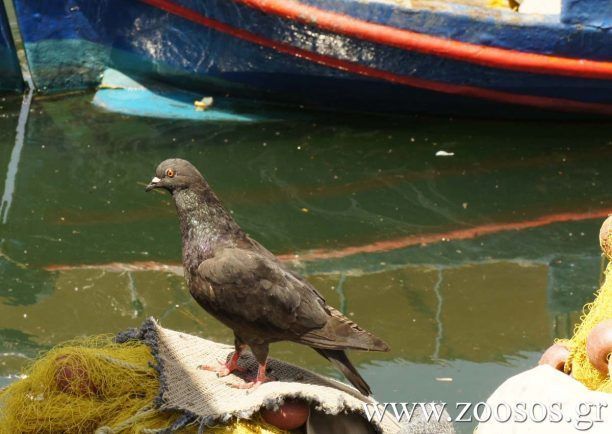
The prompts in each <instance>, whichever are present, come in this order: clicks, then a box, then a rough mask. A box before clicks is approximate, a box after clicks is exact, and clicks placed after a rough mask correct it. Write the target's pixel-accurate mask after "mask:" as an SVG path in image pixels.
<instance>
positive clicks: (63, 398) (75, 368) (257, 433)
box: [0, 336, 286, 434]
mask: <svg viewBox="0 0 612 434" xmlns="http://www.w3.org/2000/svg"><path fill="white" fill-rule="evenodd" d="M154 362H155V361H154V359H153V356H152V354H151V351H150V348H149V347H148V346H147V345H146V344H145V343H142V342H137V341H128V342H126V343H122V344H118V343H115V342H114V341H113V338H112V337H111V336H96V337H90V338H86V339H80V340H78V341H72V342H69V343H66V344H63V345H61V346H58V347H56V348H53V349H52V350H50V351H49V352H47V353H45V354H44V355H43V356H41V357H40V358H39V359H38V360H36V361H35V362H33V363H32V364H31V365H30V366H29V367H27V368H26V370H25V371H24V374H25V375H26V378H24V379H22V380H19V381H17V382H15V383H13V384H11V385H9V386H8V387H7V388H6V389H4V390H3V391H2V392H0V434H9V433H11V434H13V433H24V434H25V433H51V432H57V433H60V432H61V433H67V434H71V433H94V432H95V433H96V434H110V433H143V434H144V433H154V432H157V431H158V430H162V429H165V428H168V427H170V426H172V425H173V424H175V423H177V422H178V421H179V419H181V418H182V417H183V416H184V414H183V413H180V412H178V411H160V410H157V409H156V408H155V405H154V400H155V398H156V397H157V395H158V393H159V379H158V373H157V371H156V370H155V369H154V368H153V365H154ZM177 432H180V433H197V432H198V427H197V426H194V425H188V426H186V427H183V428H181V429H179V430H178V431H177ZM206 432H211V433H214V434H221V433H227V434H230V433H231V434H281V433H285V432H286V431H282V430H279V429H277V428H275V427H272V426H270V425H267V424H265V423H264V422H263V421H262V420H261V419H256V420H233V421H231V422H229V423H227V424H223V425H218V426H215V427H207V428H206Z"/></svg>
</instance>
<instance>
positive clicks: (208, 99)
mask: <svg viewBox="0 0 612 434" xmlns="http://www.w3.org/2000/svg"><path fill="white" fill-rule="evenodd" d="M213 102H214V99H213V97H212V96H205V97H204V98H202V99H201V100H199V101H194V102H193V105H194V106H195V108H196V110H206V109H207V108H209V107H210V106H212V105H213Z"/></svg>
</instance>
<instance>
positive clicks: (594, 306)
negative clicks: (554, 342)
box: [559, 217, 612, 393]
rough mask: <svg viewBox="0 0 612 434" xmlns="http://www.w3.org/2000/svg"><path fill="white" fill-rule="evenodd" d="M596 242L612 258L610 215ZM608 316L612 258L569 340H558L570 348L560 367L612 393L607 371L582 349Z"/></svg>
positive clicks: (611, 314)
mask: <svg viewBox="0 0 612 434" xmlns="http://www.w3.org/2000/svg"><path fill="white" fill-rule="evenodd" d="M599 242H600V245H601V248H602V250H603V252H604V255H605V256H606V257H607V258H608V259H609V260H610V259H612V217H609V218H608V219H607V220H606V221H605V222H604V224H603V226H602V228H601V232H600V234H599ZM609 319H612V262H610V263H608V266H607V267H606V271H605V273H604V280H603V284H602V285H601V288H600V289H599V291H598V292H597V296H596V298H595V301H593V302H592V303H589V304H587V305H586V306H585V307H584V313H583V315H582V317H581V321H580V323H579V324H578V325H577V326H576V329H575V330H574V336H573V337H572V338H571V339H569V340H560V341H559V342H560V343H562V344H564V345H566V346H567V347H568V348H569V350H570V356H569V358H568V360H567V362H566V363H565V367H564V370H565V372H566V373H571V375H572V377H574V378H575V379H576V380H578V381H580V382H582V383H583V384H584V385H586V386H587V387H588V388H589V389H592V390H598V391H601V392H608V393H612V381H611V380H610V374H609V373H608V374H605V373H602V372H600V371H599V370H597V369H596V368H595V367H594V366H593V364H592V363H591V362H590V361H589V358H588V356H587V351H586V341H587V336H588V335H589V333H590V332H591V330H593V328H594V327H595V326H596V325H597V324H599V323H601V322H602V321H606V320H609Z"/></svg>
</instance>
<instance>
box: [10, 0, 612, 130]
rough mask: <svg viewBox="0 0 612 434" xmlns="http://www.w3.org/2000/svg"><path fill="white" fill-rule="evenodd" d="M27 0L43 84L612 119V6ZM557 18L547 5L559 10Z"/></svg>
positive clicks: (397, 109) (23, 27) (398, 109)
mask: <svg viewBox="0 0 612 434" xmlns="http://www.w3.org/2000/svg"><path fill="white" fill-rule="evenodd" d="M505 1H514V0H448V1H440V0H128V1H126V0H49V1H45V2H39V1H32V0H15V1H14V4H15V7H16V12H17V18H18V24H19V28H20V31H21V34H22V35H23V39H24V43H25V50H26V53H27V57H28V62H29V66H30V69H31V73H32V77H33V79H34V83H35V85H36V87H37V88H38V89H39V90H42V91H47V92H52V91H65V90H71V89H83V88H91V87H95V86H96V85H97V84H98V83H99V81H100V76H101V74H102V73H103V71H104V70H106V69H107V68H113V69H115V70H118V71H121V72H122V73H124V74H127V75H129V76H131V77H134V78H135V79H138V80H143V79H146V80H155V81H159V82H163V83H165V84H169V85H174V86H178V87H180V88H182V89H188V90H191V91H196V92H204V93H205V95H208V94H212V93H216V94H219V95H231V96H238V97H247V98H256V99H261V100H266V101H276V102H282V103H290V104H293V105H295V106H306V107H316V108H323V109H333V110H338V109H339V110H349V111H361V112H383V113H435V114H446V115H485V116H496V117H497V116H501V117H540V116H548V115H550V114H553V113H570V114H571V116H577V117H585V116H586V117H598V118H599V117H604V118H605V117H610V116H612V8H610V0H553V1H557V2H561V3H557V5H558V7H557V10H556V11H553V13H545V14H541V13H521V12H520V11H516V10H513V9H512V8H511V7H510V6H508V5H506V6H505V7H493V6H492V5H493V4H502V5H503V3H504V2H505ZM545 12H546V11H545Z"/></svg>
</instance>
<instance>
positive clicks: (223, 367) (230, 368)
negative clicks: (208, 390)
mask: <svg viewBox="0 0 612 434" xmlns="http://www.w3.org/2000/svg"><path fill="white" fill-rule="evenodd" d="M234 347H235V348H236V350H235V351H234V354H232V357H231V358H230V359H229V360H228V361H227V362H225V363H221V362H219V364H218V365H217V366H214V365H213V366H211V365H200V366H198V368H199V369H203V370H205V371H213V372H216V373H217V377H225V376H226V375H229V374H231V373H232V372H234V371H238V372H246V371H247V369H246V368H243V367H241V366H240V365H238V360H239V359H240V354H241V353H242V351H243V350H244V348H245V347H246V345H245V344H243V343H242V342H241V341H240V340H239V339H238V338H235V340H234Z"/></svg>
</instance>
